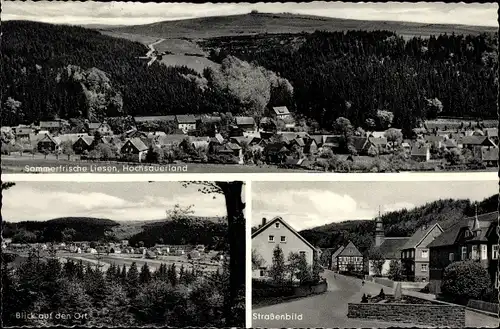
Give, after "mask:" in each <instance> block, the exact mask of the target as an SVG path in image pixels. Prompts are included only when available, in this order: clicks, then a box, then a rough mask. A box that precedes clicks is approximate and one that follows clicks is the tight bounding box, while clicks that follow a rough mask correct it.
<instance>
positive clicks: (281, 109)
mask: <svg viewBox="0 0 500 329" xmlns="http://www.w3.org/2000/svg"><path fill="white" fill-rule="evenodd" d="M273 110H274V113H276V114H277V115H287V114H290V111H288V108H287V107H286V106H276V107H273Z"/></svg>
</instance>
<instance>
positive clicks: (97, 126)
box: [87, 122, 113, 135]
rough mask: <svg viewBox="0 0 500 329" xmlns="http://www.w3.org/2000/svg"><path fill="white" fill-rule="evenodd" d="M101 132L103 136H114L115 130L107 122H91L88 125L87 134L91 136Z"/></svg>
mask: <svg viewBox="0 0 500 329" xmlns="http://www.w3.org/2000/svg"><path fill="white" fill-rule="evenodd" d="M96 131H97V132H99V133H100V134H101V135H112V134H113V130H111V127H110V125H109V124H107V123H106V122H102V123H101V122H89V123H87V132H88V133H89V135H93V134H95V132H96Z"/></svg>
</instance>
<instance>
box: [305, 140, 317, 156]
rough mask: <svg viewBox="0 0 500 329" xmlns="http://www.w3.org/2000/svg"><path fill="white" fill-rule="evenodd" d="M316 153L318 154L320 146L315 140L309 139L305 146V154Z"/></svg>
mask: <svg viewBox="0 0 500 329" xmlns="http://www.w3.org/2000/svg"><path fill="white" fill-rule="evenodd" d="M316 153H318V144H316V140H315V139H313V138H311V139H308V140H307V141H306V143H305V145H304V154H316Z"/></svg>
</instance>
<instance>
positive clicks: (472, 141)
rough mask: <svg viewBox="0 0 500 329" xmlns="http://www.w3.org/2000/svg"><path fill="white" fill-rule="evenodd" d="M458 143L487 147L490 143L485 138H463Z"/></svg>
mask: <svg viewBox="0 0 500 329" xmlns="http://www.w3.org/2000/svg"><path fill="white" fill-rule="evenodd" d="M459 142H460V143H461V144H464V145H489V144H490V143H491V141H490V140H489V138H488V137H486V136H463V137H461V138H460V140H459ZM491 144H492V143H491ZM493 145H494V144H493Z"/></svg>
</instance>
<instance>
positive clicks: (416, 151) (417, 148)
mask: <svg viewBox="0 0 500 329" xmlns="http://www.w3.org/2000/svg"><path fill="white" fill-rule="evenodd" d="M428 151H429V146H427V145H417V144H415V145H413V147H412V148H411V155H421V156H426V155H427V152H428Z"/></svg>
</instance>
